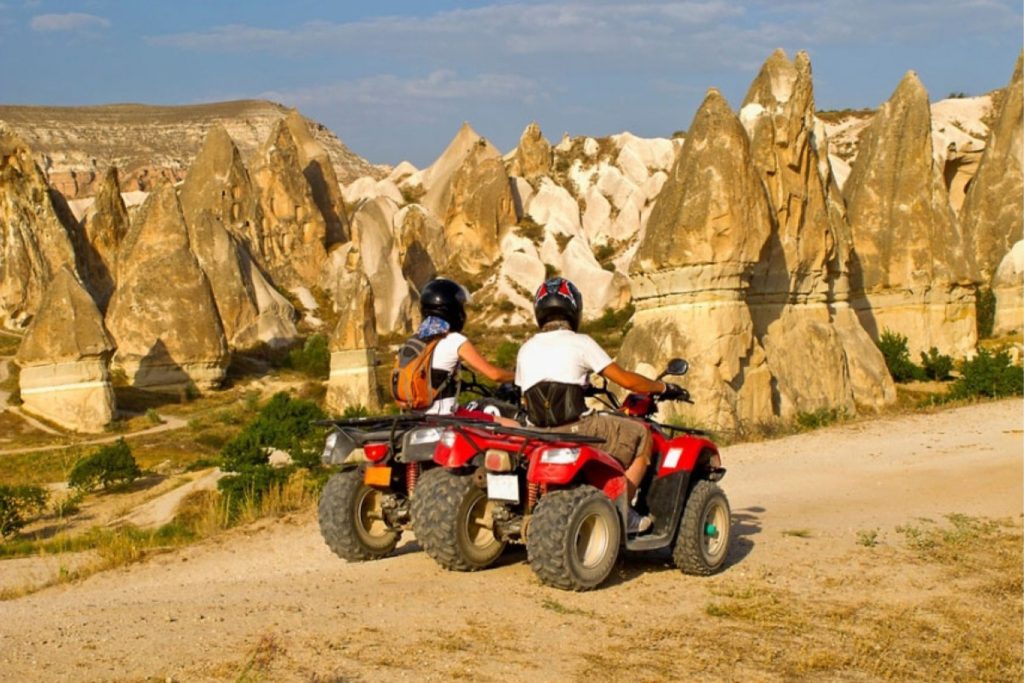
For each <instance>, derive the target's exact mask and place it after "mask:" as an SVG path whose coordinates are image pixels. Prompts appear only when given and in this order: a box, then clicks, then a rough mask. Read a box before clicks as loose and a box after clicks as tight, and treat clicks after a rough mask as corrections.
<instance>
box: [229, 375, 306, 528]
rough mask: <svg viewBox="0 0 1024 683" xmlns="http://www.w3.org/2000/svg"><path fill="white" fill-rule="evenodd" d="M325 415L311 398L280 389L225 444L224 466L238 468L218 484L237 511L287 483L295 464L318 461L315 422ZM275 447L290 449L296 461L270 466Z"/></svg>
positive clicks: (231, 470)
mask: <svg viewBox="0 0 1024 683" xmlns="http://www.w3.org/2000/svg"><path fill="white" fill-rule="evenodd" d="M325 417H326V416H325V415H324V412H323V411H322V410H320V408H319V407H318V406H317V405H316V404H315V403H313V402H312V401H303V400H299V399H293V398H291V397H290V396H289V395H288V394H286V393H284V392H280V393H277V394H275V395H274V396H273V397H272V398H271V399H270V400H269V401H267V403H266V405H264V406H263V408H261V409H260V412H259V414H258V415H257V416H256V418H255V419H254V420H253V421H252V422H250V423H249V424H248V425H247V426H246V427H245V429H243V430H242V432H241V433H239V434H238V435H237V436H236V437H235V438H233V439H232V440H231V441H229V442H228V443H227V445H226V446H224V448H223V450H222V451H221V468H222V469H224V470H225V471H227V472H234V473H235V474H232V475H229V476H226V477H224V478H222V479H221V480H220V481H219V482H218V484H217V486H218V488H219V489H220V491H221V492H222V493H223V494H224V496H225V498H226V499H227V501H228V507H229V510H230V512H231V514H232V515H235V514H237V512H238V511H239V510H241V508H242V506H243V505H247V504H256V503H258V502H259V501H260V500H261V499H262V498H263V496H265V495H266V494H267V493H268V492H269V491H270V490H271V489H272V488H274V487H280V486H282V485H283V484H284V483H285V482H286V481H287V480H288V477H289V475H290V474H291V472H292V471H294V469H295V468H296V467H304V468H306V469H314V468H317V467H319V465H320V448H321V445H322V444H321V437H322V434H321V431H322V430H321V429H320V428H319V427H317V426H316V425H315V424H313V423H314V421H316V420H322V419H324V418H325ZM274 449H279V450H282V451H286V452H287V453H288V454H289V455H290V456H291V459H292V465H290V466H288V467H284V468H273V467H271V466H270V462H269V453H270V451H271V450H274Z"/></svg>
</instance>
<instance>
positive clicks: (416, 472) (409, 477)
mask: <svg viewBox="0 0 1024 683" xmlns="http://www.w3.org/2000/svg"><path fill="white" fill-rule="evenodd" d="M419 478H420V464H419V463H418V462H410V463H407V464H406V466H405V485H406V488H408V489H409V495H410V496H411V495H412V492H413V489H415V488H416V482H417V481H418V480H419Z"/></svg>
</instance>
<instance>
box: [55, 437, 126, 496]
mask: <svg viewBox="0 0 1024 683" xmlns="http://www.w3.org/2000/svg"><path fill="white" fill-rule="evenodd" d="M140 474H142V472H141V471H140V470H139V465H138V463H136V462H135V456H133V455H132V449H131V448H130V447H129V446H128V444H127V443H125V440H124V439H123V438H121V439H118V440H117V441H115V442H114V443H112V444H107V445H105V446H101V447H100V448H98V449H97V450H96V451H94V452H93V453H92V454H91V455H87V456H86V457H84V458H82V459H80V460H79V461H78V462H76V463H75V465H74V467H72V468H71V474H69V475H68V485H69V486H73V487H74V488H77V489H81V490H83V491H88V490H90V489H92V488H94V487H95V486H96V484H102V485H103V488H104V489H109V488H110V486H111V484H115V483H124V484H129V483H131V482H133V481H135V480H136V479H138V477H139V475H140Z"/></svg>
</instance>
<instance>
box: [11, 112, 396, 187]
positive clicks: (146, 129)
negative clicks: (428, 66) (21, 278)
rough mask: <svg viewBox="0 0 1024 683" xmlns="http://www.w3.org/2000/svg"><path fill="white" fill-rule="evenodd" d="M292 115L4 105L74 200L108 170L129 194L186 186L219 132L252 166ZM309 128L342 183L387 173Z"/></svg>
mask: <svg viewBox="0 0 1024 683" xmlns="http://www.w3.org/2000/svg"><path fill="white" fill-rule="evenodd" d="M288 112H289V109H288V108H287V107H285V106H283V105H280V104H277V103H276V102H268V101H266V100H236V101H232V102H214V103H211V104H196V105H185V106H174V107H162V106H152V105H145V104H111V105H104V106H98V107H34V106H0V122H4V123H6V124H7V125H8V126H9V127H10V128H11V129H12V130H13V131H14V132H15V133H16V134H17V135H18V137H20V138H21V139H22V140H24V141H25V142H26V143H27V144H28V145H29V146H30V147H31V148H32V151H33V153H34V154H35V159H36V162H37V163H38V164H39V166H40V167H41V168H42V169H43V171H44V172H45V173H46V176H47V178H48V179H49V182H50V184H51V185H52V186H53V187H54V188H56V189H57V190H59V191H60V192H61V193H62V194H63V195H64V196H65V197H66V198H68V199H77V198H80V197H91V196H93V195H95V194H96V193H97V192H98V186H99V184H100V182H101V181H102V179H103V174H104V173H105V172H106V170H107V168H108V167H110V166H111V165H113V166H117V168H118V169H119V170H120V176H121V189H122V190H123V191H125V192H131V191H134V190H143V191H148V190H150V189H151V188H152V187H153V185H154V184H155V182H156V180H157V179H158V178H166V179H170V180H174V181H179V180H182V179H183V178H184V177H185V174H186V172H187V171H188V167H189V166H190V165H191V163H192V160H193V159H194V158H195V156H196V154H198V153H199V149H200V147H201V146H202V144H203V140H204V139H206V134H207V133H208V132H209V131H210V129H211V128H212V127H213V126H214V125H220V126H222V127H223V128H224V129H225V130H226V131H227V132H228V134H229V135H230V136H231V138H232V139H233V140H234V141H235V144H236V145H237V146H238V149H239V151H240V152H241V153H242V157H243V159H245V160H246V161H247V162H248V160H249V159H250V157H252V156H253V154H255V152H256V150H257V148H258V147H259V146H260V144H262V143H263V141H264V140H266V139H267V136H269V135H270V131H271V130H272V129H273V127H274V124H275V123H276V122H277V121H278V120H279V119H280V118H281V117H282V116H284V115H285V114H287V113H288ZM307 124H308V125H309V128H310V130H311V131H312V132H313V135H314V137H315V138H316V141H317V142H318V143H320V145H321V146H322V147H323V148H324V149H325V150H326V151H327V154H328V156H329V157H330V160H331V164H332V165H333V166H334V170H335V173H336V175H337V176H338V178H339V180H341V182H351V181H352V180H355V179H356V178H359V177H361V176H367V175H369V176H378V177H382V176H383V175H384V173H385V172H386V170H385V169H382V168H380V167H378V166H374V165H373V164H371V163H369V162H368V161H367V160H366V159H363V158H362V157H360V156H358V155H357V154H355V153H354V152H352V150H350V149H349V148H348V147H346V146H345V144H344V143H343V142H342V141H341V140H339V139H338V137H337V136H336V135H335V134H334V133H333V132H331V131H330V130H329V129H328V128H327V127H326V126H324V125H323V124H320V123H317V122H315V121H311V120H308V119H307Z"/></svg>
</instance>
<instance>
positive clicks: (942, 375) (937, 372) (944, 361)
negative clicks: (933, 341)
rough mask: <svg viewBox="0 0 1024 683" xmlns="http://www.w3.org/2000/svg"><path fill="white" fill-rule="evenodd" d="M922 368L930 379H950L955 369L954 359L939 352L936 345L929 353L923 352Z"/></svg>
mask: <svg viewBox="0 0 1024 683" xmlns="http://www.w3.org/2000/svg"><path fill="white" fill-rule="evenodd" d="M921 369H922V370H923V371H924V374H925V376H926V377H927V378H928V379H934V380H938V381H942V380H945V379H949V373H950V372H951V371H952V370H953V359H952V358H950V357H949V356H946V355H944V354H941V353H939V350H938V349H937V348H936V347H934V346H933V347H932V348H930V349H928V353H925V352H923V351H922V352H921Z"/></svg>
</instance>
